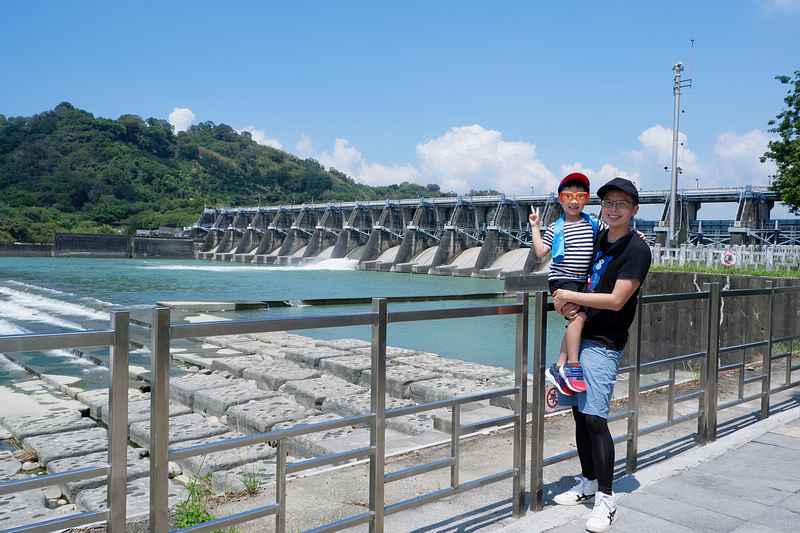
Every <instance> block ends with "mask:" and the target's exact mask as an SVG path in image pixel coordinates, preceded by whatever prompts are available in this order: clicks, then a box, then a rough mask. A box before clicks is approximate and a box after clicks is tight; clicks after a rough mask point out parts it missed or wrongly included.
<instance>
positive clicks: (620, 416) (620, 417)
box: [608, 411, 633, 423]
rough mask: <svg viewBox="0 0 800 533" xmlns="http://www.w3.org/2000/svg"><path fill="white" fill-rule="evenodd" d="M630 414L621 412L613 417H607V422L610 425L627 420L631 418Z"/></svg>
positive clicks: (629, 412) (630, 412) (631, 412)
mask: <svg viewBox="0 0 800 533" xmlns="http://www.w3.org/2000/svg"><path fill="white" fill-rule="evenodd" d="M632 414H633V411H623V412H622V413H617V414H615V415H613V416H609V417H608V422H609V423H611V422H616V421H617V420H624V419H626V418H628V417H629V416H631V415H632Z"/></svg>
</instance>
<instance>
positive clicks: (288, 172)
mask: <svg viewBox="0 0 800 533" xmlns="http://www.w3.org/2000/svg"><path fill="white" fill-rule="evenodd" d="M449 195H452V193H450V194H449ZM417 196H420V197H432V196H442V194H441V192H440V191H439V187H438V186H437V185H428V186H427V187H423V186H420V185H415V184H409V183H407V182H404V183H402V184H400V185H390V186H387V187H368V186H366V185H361V184H358V183H356V182H355V181H354V180H353V179H352V178H350V177H348V176H347V175H345V174H343V173H342V172H339V171H337V170H336V169H334V168H330V169H327V170H326V169H325V168H324V167H323V166H322V165H320V164H319V162H317V161H315V160H313V159H299V158H297V157H295V156H293V155H291V154H289V153H287V152H284V151H281V150H277V149H275V148H271V147H268V146H261V145H259V144H257V143H256V142H255V141H253V139H252V138H251V136H250V134H249V133H247V132H243V133H237V132H236V131H235V130H234V129H233V128H231V127H230V126H228V125H226V124H219V125H215V124H214V123H212V122H205V123H202V124H198V125H196V126H192V127H191V128H190V129H189V130H188V131H182V132H178V133H177V134H176V133H174V132H173V128H172V126H171V125H170V124H169V122H167V121H166V120H162V119H156V118H149V119H147V120H143V119H141V118H140V117H138V116H135V115H123V116H121V117H119V118H118V119H116V120H111V119H106V118H95V117H94V116H93V115H92V114H91V113H89V112H87V111H82V110H80V109H76V108H75V107H73V106H72V105H71V104H69V103H67V102H64V103H61V104H59V105H58V106H56V108H55V109H53V110H52V111H45V112H43V113H40V114H38V115H35V116H33V117H6V116H4V115H0V243H9V242H26V243H51V242H52V241H53V233H54V232H56V231H76V232H84V233H113V232H117V231H119V229H117V228H118V227H123V228H124V230H123V231H126V232H128V233H132V232H134V231H135V230H137V229H156V228H159V227H165V226H167V227H184V226H190V225H192V224H193V223H194V222H196V221H197V219H198V218H199V215H200V213H201V211H202V210H203V208H204V207H206V206H207V207H236V206H255V205H258V204H259V203H260V204H261V205H274V204H279V203H284V204H286V203H302V202H311V201H314V202H327V201H333V202H338V201H353V200H378V199H384V198H386V199H399V198H414V197H417Z"/></svg>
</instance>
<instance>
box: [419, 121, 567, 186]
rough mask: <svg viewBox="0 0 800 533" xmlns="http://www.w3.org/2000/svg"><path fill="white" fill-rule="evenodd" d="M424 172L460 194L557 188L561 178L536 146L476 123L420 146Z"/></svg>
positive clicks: (421, 169) (436, 181)
mask: <svg viewBox="0 0 800 533" xmlns="http://www.w3.org/2000/svg"><path fill="white" fill-rule="evenodd" d="M417 158H418V159H419V163H420V173H421V175H422V176H424V177H425V180H426V181H428V182H432V183H438V184H440V186H441V188H442V190H443V191H446V192H449V191H453V192H456V193H459V194H464V193H467V192H469V190H470V189H475V190H483V189H495V190H497V191H499V192H502V193H506V194H530V190H531V187H534V189H535V190H539V191H543V190H553V189H555V188H556V187H557V184H558V181H557V180H556V178H555V176H553V173H552V172H550V171H549V170H547V168H545V166H544V165H543V164H542V163H541V161H539V160H538V159H537V158H536V146H535V145H533V144H530V143H526V142H509V141H503V140H502V139H501V134H500V132H499V131H494V130H487V129H484V128H483V127H481V126H479V125H477V124H475V125H472V126H462V127H455V128H452V129H451V130H450V131H448V132H447V133H445V134H444V135H442V136H441V137H439V138H437V139H433V140H430V141H427V142H425V143H420V144H418V145H417Z"/></svg>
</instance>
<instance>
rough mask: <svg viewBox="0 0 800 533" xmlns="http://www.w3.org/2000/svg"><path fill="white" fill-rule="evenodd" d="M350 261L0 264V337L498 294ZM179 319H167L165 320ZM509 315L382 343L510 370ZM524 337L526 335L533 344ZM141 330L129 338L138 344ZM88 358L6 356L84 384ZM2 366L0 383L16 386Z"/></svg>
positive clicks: (416, 331) (400, 333)
mask: <svg viewBox="0 0 800 533" xmlns="http://www.w3.org/2000/svg"><path fill="white" fill-rule="evenodd" d="M355 265H356V262H355V261H350V260H344V259H342V260H330V261H325V262H323V263H320V264H319V265H315V266H311V267H279V266H274V265H252V264H242V263H221V262H210V261H193V260H150V259H147V260H145V259H82V258H50V257H36V258H22V257H5V258H0V335H8V334H18V333H26V332H36V333H43V332H53V331H76V330H80V329H85V328H89V329H97V328H106V327H108V323H109V322H108V321H109V317H110V311H112V310H129V311H131V313H132V315H134V316H139V317H144V318H146V319H147V318H149V313H150V311H149V310H150V309H151V308H152V307H153V306H155V305H156V304H157V303H158V302H168V301H184V300H190V301H215V300H261V301H286V302H291V303H292V305H293V306H290V307H272V308H271V309H269V310H259V311H239V312H223V313H210V314H213V315H216V316H220V317H224V318H226V319H252V318H269V317H285V316H309V315H323V314H346V313H353V312H364V311H368V310H369V309H370V306H369V304H367V305H326V306H309V305H305V304H304V302H303V301H304V300H313V299H320V298H365V297H370V298H372V297H393V296H422V295H428V296H431V295H440V296H441V295H461V294H480V293H494V292H502V290H503V281H502V280H487V279H477V278H458V277H449V276H429V275H414V274H396V273H385V272H365V271H359V270H355ZM513 301H514V300H513V299H500V300H498V299H490V300H485V299H484V300H442V301H429V302H403V303H390V304H389V311H390V312H391V311H400V310H414V309H433V308H447V307H468V306H477V305H500V304H505V303H512V302H513ZM181 319H182V315H180V314H179V313H175V314H173V318H172V321H173V322H175V321H178V320H181ZM551 323H552V326H560V327H552V326H551V327H549V328H548V331H549V333H550V335H549V336H550V337H551V338H548V345H550V346H557V345H558V343H560V340H561V335H563V331H564V330H563V320H559V318H558V317H556V316H552V317H551ZM514 327H515V318H514V317H513V316H504V317H489V318H470V319H450V320H443V321H429V322H419V323H402V324H390V325H389V327H388V333H387V335H388V343H389V345H391V346H398V347H403V348H412V349H416V350H422V351H427V352H431V353H436V354H438V355H440V356H442V357H453V358H457V359H463V360H466V361H473V362H478V363H483V364H490V365H496V366H502V367H505V368H513V365H514ZM297 333H300V334H304V335H308V336H310V337H314V338H320V339H330V338H345V337H354V338H361V339H364V340H369V338H370V328H368V327H349V328H337V329H324V330H314V331H298V332H297ZM532 333H533V332H531V338H532ZM147 335H148V332H147V331H146V330H140V331H137V330H136V328H134V329H133V330H132V332H131V337H132V339H133V340H138V341H140V342H141V343H142V344H147V343H148V342H149V339H148V337H147ZM88 355H89V356H90V359H95V361H91V360H87V359H84V358H81V357H80V356H79V355H76V354H74V353H70V352H64V351H54V352H47V353H36V354H20V355H17V354H13V357H16V358H19V359H20V360H21V361H22V360H24V362H25V364H26V365H28V366H31V367H33V368H34V369H35V370H36V371H40V372H48V373H62V374H64V375H69V376H75V375H79V376H80V377H81V378H82V379H84V380H86V381H87V382H88V383H95V382H103V383H105V382H106V380H107V377H106V374H105V372H106V371H105V369H104V368H102V367H99V366H98V365H97V362H98V361H104V360H107V349H106V350H96V351H94V352H89V354H88ZM131 363H132V364H139V365H143V366H149V352H148V350H147V348H146V347H145V348H142V349H138V350H133V351H132V353H131ZM23 375H24V372H22V373H21V371H20V370H19V368H18V367H16V366H15V365H13V364H10V363H9V362H8V360H7V359H6V360H5V361H3V364H2V365H0V385H3V384H6V383H8V382H9V381H11V380H19V379H23Z"/></svg>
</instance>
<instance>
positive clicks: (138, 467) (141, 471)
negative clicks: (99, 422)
mask: <svg viewBox="0 0 800 533" xmlns="http://www.w3.org/2000/svg"><path fill="white" fill-rule="evenodd" d="M107 463H108V452H107V451H104V452H97V453H90V454H86V455H81V456H79V457H68V458H65V459H57V460H55V461H50V462H49V463H48V464H47V473H48V474H59V473H61V472H68V471H70V470H76V469H78V468H86V467H87V466H98V465H104V464H107ZM149 473H150V459H148V458H144V459H143V458H142V456H141V454H140V450H137V449H134V448H128V462H127V470H126V474H127V476H128V479H138V478H140V477H144V476H146V475H148V474H149ZM107 482H108V476H105V475H104V476H99V477H94V478H91V479H83V480H81V481H72V482H69V483H62V484H61V489H62V490H63V493H64V495H65V496H67V498H68V499H69V501H71V502H74V501H75V499H76V497H77V495H78V494H79V493H80V492H81V491H84V490H87V489H93V488H95V487H100V486H105V485H106V483H107Z"/></svg>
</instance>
